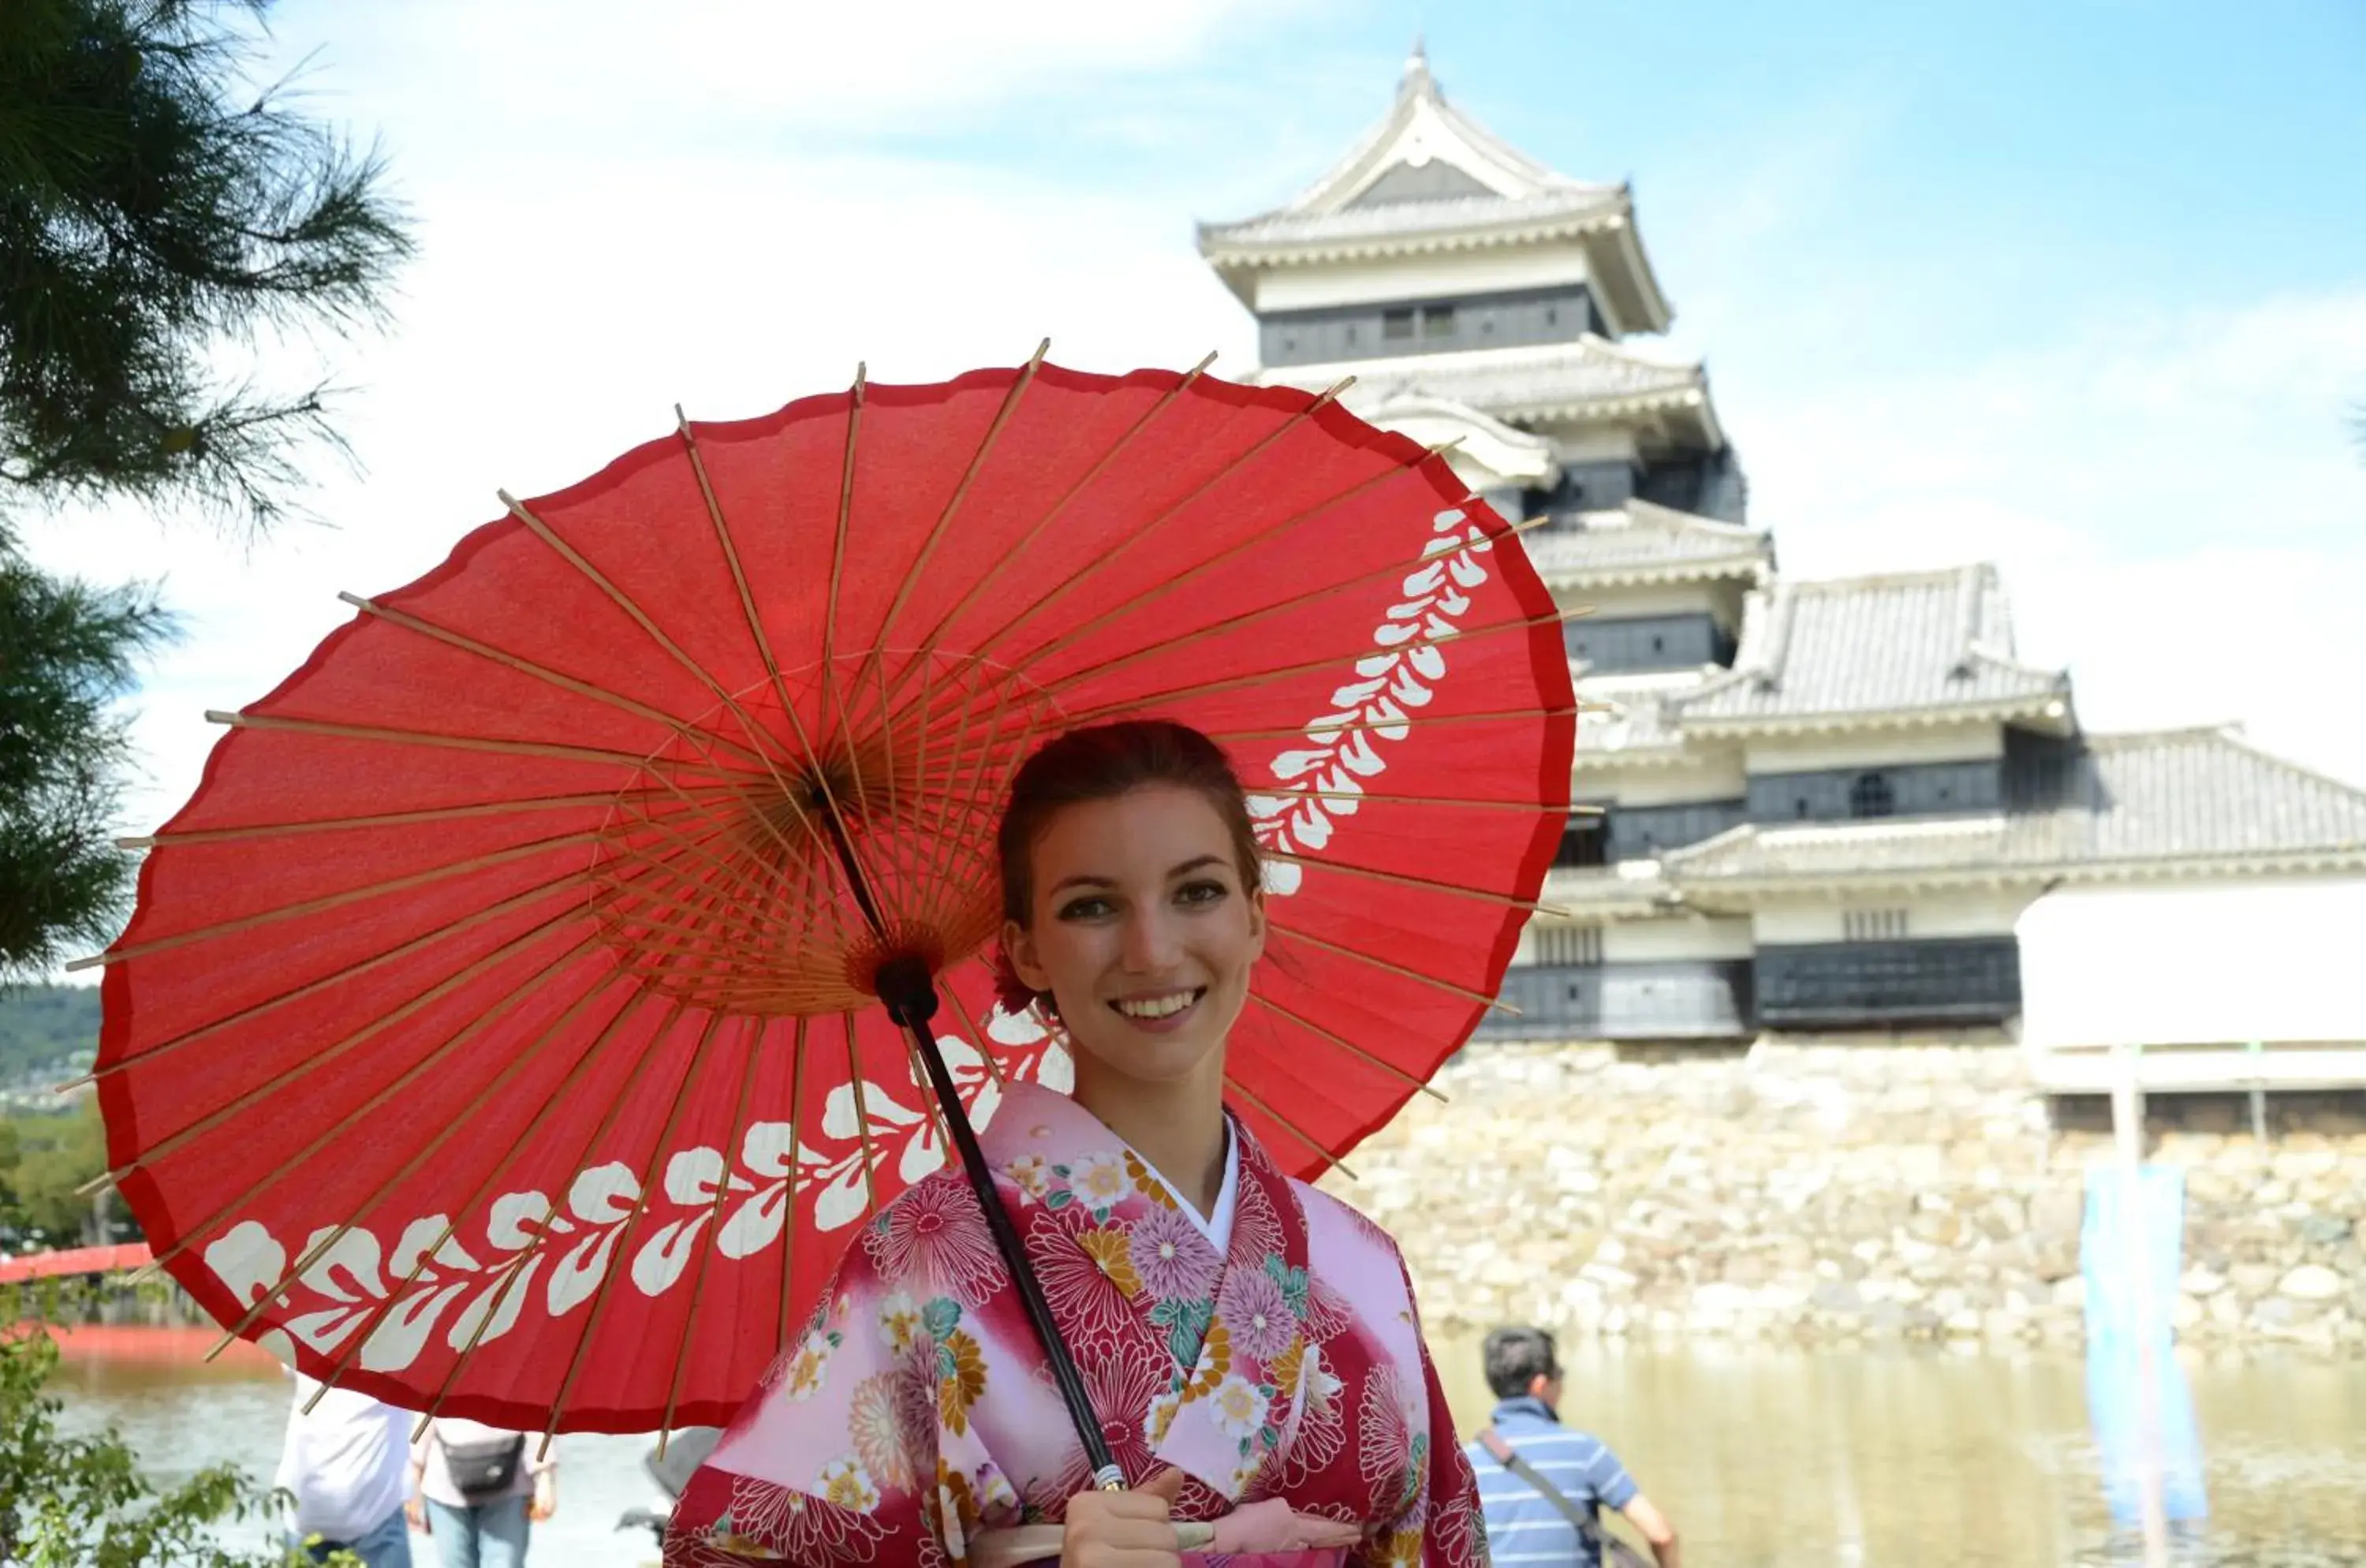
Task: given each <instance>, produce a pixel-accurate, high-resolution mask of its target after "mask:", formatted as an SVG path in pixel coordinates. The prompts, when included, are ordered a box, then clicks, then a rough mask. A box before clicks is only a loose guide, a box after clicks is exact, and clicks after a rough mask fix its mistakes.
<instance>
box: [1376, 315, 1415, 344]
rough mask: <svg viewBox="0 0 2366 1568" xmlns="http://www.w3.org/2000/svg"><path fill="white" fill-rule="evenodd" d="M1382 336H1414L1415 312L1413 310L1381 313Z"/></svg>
mask: <svg viewBox="0 0 2366 1568" xmlns="http://www.w3.org/2000/svg"><path fill="white" fill-rule="evenodd" d="M1380 335H1381V336H1382V337H1384V338H1403V337H1411V336H1413V312H1412V311H1411V310H1383V311H1381V312H1380Z"/></svg>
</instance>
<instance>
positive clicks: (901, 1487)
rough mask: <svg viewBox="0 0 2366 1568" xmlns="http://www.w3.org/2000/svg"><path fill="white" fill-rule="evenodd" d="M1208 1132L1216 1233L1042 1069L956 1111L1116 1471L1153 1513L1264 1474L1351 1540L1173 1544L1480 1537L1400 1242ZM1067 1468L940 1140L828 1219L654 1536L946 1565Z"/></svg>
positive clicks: (1331, 1553) (1339, 1553) (1080, 1459)
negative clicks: (967, 1111) (1219, 1164)
mask: <svg viewBox="0 0 2366 1568" xmlns="http://www.w3.org/2000/svg"><path fill="white" fill-rule="evenodd" d="M1233 1136H1234V1148H1235V1150H1236V1151H1237V1158H1238V1161H1239V1177H1238V1186H1237V1194H1236V1208H1235V1211H1234V1220H1233V1230H1232V1245H1231V1247H1230V1249H1229V1251H1228V1253H1227V1254H1226V1255H1225V1256H1222V1257H1219V1256H1218V1255H1217V1253H1216V1249H1215V1248H1214V1247H1213V1246H1211V1244H1210V1242H1209V1241H1208V1239H1207V1237H1206V1236H1205V1235H1202V1234H1201V1232H1200V1228H1199V1227H1198V1226H1197V1225H1196V1224H1193V1223H1192V1221H1191V1219H1190V1218H1189V1216H1188V1215H1186V1214H1185V1213H1182V1212H1180V1211H1179V1210H1178V1209H1177V1207H1176V1205H1175V1200H1174V1198H1173V1197H1172V1195H1171V1194H1170V1193H1169V1192H1168V1190H1167V1189H1166V1186H1165V1184H1164V1183H1162V1182H1161V1181H1160V1180H1159V1179H1157V1177H1156V1176H1155V1175H1153V1174H1152V1173H1151V1171H1150V1170H1149V1168H1147V1167H1146V1166H1145V1165H1144V1162H1143V1161H1142V1159H1141V1158H1140V1156H1137V1155H1135V1154H1134V1153H1133V1151H1132V1150H1131V1149H1129V1148H1127V1147H1126V1146H1125V1145H1124V1144H1123V1143H1122V1142H1121V1141H1120V1140H1119V1138H1118V1137H1117V1135H1116V1134H1113V1133H1111V1132H1110V1130H1109V1129H1108V1128H1106V1127H1104V1126H1103V1125H1102V1124H1101V1123H1100V1122H1099V1121H1098V1120H1097V1119H1096V1118H1095V1117H1094V1116H1093V1115H1092V1114H1091V1113H1090V1112H1088V1111H1086V1110H1084V1108H1083V1107H1081V1106H1079V1105H1077V1104H1076V1101H1074V1100H1070V1099H1068V1098H1067V1097H1066V1096H1065V1095H1062V1094H1058V1093H1055V1092H1053V1091H1052V1090H1050V1089H1042V1088H1041V1087H1039V1086H1037V1085H1033V1084H1026V1083H1013V1084H1011V1085H1009V1086H1008V1090H1007V1097H1006V1098H1005V1100H1003V1102H1002V1104H1001V1105H1000V1106H999V1107H998V1108H997V1111H996V1113H995V1116H994V1120H993V1122H991V1124H989V1125H988V1126H987V1127H986V1130H985V1131H984V1132H983V1133H982V1134H980V1142H981V1144H982V1145H983V1146H984V1148H985V1151H986V1161H987V1163H988V1164H989V1165H990V1166H991V1167H992V1168H994V1172H995V1177H996V1182H997V1186H998V1188H999V1189H1000V1190H1001V1193H1002V1198H1003V1201H1004V1202H1005V1203H1006V1204H1007V1205H1008V1208H1009V1211H1010V1213H1011V1217H1012V1219H1013V1220H1014V1221H1015V1222H1016V1224H1017V1225H1018V1228H1019V1231H1020V1235H1022V1236H1024V1237H1025V1238H1026V1242H1027V1247H1028V1252H1029V1255H1030V1258H1031V1260H1032V1262H1033V1264H1034V1267H1035V1270H1036V1273H1037V1275H1038V1277H1039V1278H1040V1279H1041V1280H1042V1284H1043V1291H1044V1294H1045V1295H1046V1296H1047V1297H1048V1298H1049V1300H1050V1303H1051V1306H1052V1310H1053V1314H1054V1315H1055V1316H1056V1317H1057V1318H1058V1319H1059V1321H1060V1324H1061V1326H1062V1328H1063V1329H1064V1331H1065V1337H1066V1339H1067V1343H1068V1346H1069V1348H1070V1350H1071V1351H1072V1352H1073V1354H1074V1355H1075V1357H1076V1363H1077V1366H1078V1367H1079V1369H1080V1370H1081V1371H1082V1372H1083V1375H1084V1380H1085V1384H1086V1387H1087V1389H1088V1390H1089V1391H1090V1393H1091V1396H1092V1402H1093V1406H1094V1408H1095V1409H1096V1410H1097V1411H1098V1413H1099V1415H1100V1418H1101V1427H1102V1430H1103V1432H1104V1433H1105V1434H1106V1435H1107V1438H1108V1440H1109V1445H1110V1452H1111V1454H1112V1456H1113V1457H1114V1458H1115V1459H1116V1461H1117V1462H1118V1463H1119V1464H1120V1465H1121V1467H1123V1469H1124V1471H1125V1475H1126V1480H1127V1482H1128V1483H1129V1484H1132V1485H1139V1484H1141V1483H1144V1482H1145V1481H1147V1480H1149V1479H1150V1478H1151V1477H1152V1476H1153V1475H1155V1474H1156V1473H1157V1472H1160V1471H1162V1470H1165V1469H1166V1468H1167V1467H1168V1466H1170V1465H1171V1466H1175V1467H1177V1468H1178V1469H1180V1470H1181V1471H1183V1472H1184V1477H1185V1479H1184V1483H1183V1489H1182V1495H1181V1496H1180V1498H1179V1499H1178V1500H1177V1503H1176V1505H1175V1509H1174V1513H1175V1517H1176V1518H1177V1519H1178V1520H1215V1519H1219V1518H1221V1517H1223V1516H1226V1515H1229V1514H1232V1513H1233V1512H1234V1510H1235V1509H1236V1508H1245V1506H1248V1505H1254V1504H1256V1503H1257V1502H1259V1501H1261V1500H1265V1499H1279V1500H1281V1501H1283V1502H1285V1503H1287V1505H1288V1507H1289V1509H1290V1510H1292V1511H1295V1512H1296V1513H1299V1514H1301V1515H1312V1516H1316V1517H1320V1518H1324V1519H1331V1520H1338V1521H1342V1522H1344V1523H1346V1524H1349V1525H1352V1526H1354V1527H1355V1528H1356V1534H1357V1540H1358V1544H1356V1545H1354V1546H1352V1547H1347V1548H1332V1549H1328V1550H1322V1551H1293V1552H1279V1551H1268V1552H1259V1553H1256V1554H1255V1555H1242V1556H1234V1557H1231V1558H1219V1557H1218V1556H1217V1555H1216V1554H1215V1550H1214V1549H1211V1551H1210V1552H1209V1553H1208V1554H1207V1555H1206V1556H1205V1558H1204V1559H1203V1558H1201V1557H1200V1555H1198V1554H1187V1556H1186V1559H1185V1560H1186V1562H1194V1561H1202V1560H1204V1561H1210V1562H1214V1561H1228V1562H1236V1563H1243V1564H1247V1563H1253V1562H1261V1563H1268V1564H1275V1565H1279V1564H1282V1563H1289V1564H1292V1565H1296V1568H1314V1565H1317V1564H1323V1565H1328V1568H1335V1565H1336V1564H1338V1563H1339V1562H1341V1561H1342V1560H1343V1559H1344V1560H1347V1561H1352V1562H1358V1563H1362V1564H1369V1565H1371V1568H1382V1565H1386V1568H1414V1565H1415V1564H1422V1565H1425V1568H1477V1565H1481V1564H1483V1563H1484V1562H1486V1548H1485V1543H1484V1538H1483V1535H1482V1528H1481V1524H1480V1517H1479V1509H1478V1500H1477V1495H1476V1488H1475V1484H1474V1483H1473V1481H1472V1479H1471V1472H1470V1465H1469V1463H1468V1462H1467V1461H1465V1460H1464V1458H1463V1455H1462V1450H1461V1447H1460V1445H1459V1444H1458V1443H1457V1442H1456V1440H1455V1437H1454V1431H1453V1427H1452V1424H1451V1422H1450V1421H1449V1419H1448V1415H1447V1410H1446V1400H1445V1397H1444V1395H1443V1394H1442V1393H1440V1391H1439V1388H1438V1382H1437V1373H1436V1371H1434V1370H1433V1369H1432V1368H1431V1366H1430V1364H1429V1353H1428V1351H1427V1349H1426V1348H1425V1347H1424V1345H1423V1343H1422V1338H1421V1328H1420V1325H1419V1322H1418V1321H1417V1319H1416V1317H1415V1315H1414V1302H1413V1291H1412V1286H1411V1284H1410V1283H1409V1281H1408V1280H1407V1279H1406V1276H1405V1271H1404V1265H1403V1260H1402V1259H1401V1258H1399V1257H1398V1255H1397V1250H1396V1246H1395V1244H1394V1243H1393V1242H1391V1240H1390V1239H1389V1237H1388V1235H1387V1234H1386V1233H1385V1232H1383V1231H1381V1230H1380V1228H1379V1227H1377V1226H1375V1225H1374V1224H1371V1223H1370V1222H1369V1221H1368V1220H1366V1219H1365V1218H1364V1217H1363V1216H1362V1215H1360V1214H1358V1213H1356V1212H1355V1211H1354V1210H1352V1209H1350V1208H1348V1207H1347V1206H1346V1205H1345V1204H1343V1203H1341V1202H1339V1201H1336V1200H1335V1199H1333V1198H1330V1197H1328V1196H1326V1195H1325V1194H1324V1193H1322V1192H1318V1191H1316V1190H1314V1189H1313V1188H1311V1187H1308V1186H1306V1185H1305V1184H1304V1183H1302V1182H1298V1181H1293V1180H1291V1179H1289V1178H1287V1177H1285V1176H1283V1175H1282V1174H1281V1173H1280V1172H1279V1170H1278V1169H1277V1168H1275V1167H1274V1165H1273V1162H1272V1161H1271V1160H1270V1159H1269V1158H1268V1157H1267V1155H1266V1153H1265V1151H1264V1150H1263V1149H1262V1148H1260V1147H1259V1146H1258V1145H1257V1144H1256V1141H1255V1140H1254V1139H1252V1138H1250V1137H1249V1136H1248V1135H1247V1134H1246V1133H1245V1131H1244V1130H1243V1129H1242V1128H1241V1126H1240V1124H1239V1122H1237V1121H1235V1122H1234V1123H1233ZM1087 1480H1088V1477H1087V1469H1086V1463H1085V1457H1084V1450H1083V1448H1082V1446H1081V1445H1080V1444H1079V1443H1078V1442H1077V1440H1076V1432H1075V1430H1074V1428H1073V1427H1072V1426H1071V1425H1070V1423H1069V1420H1068V1416H1067V1412H1066V1409H1065V1406H1064V1405H1063V1404H1061V1402H1060V1396H1059V1393H1058V1390H1057V1388H1056V1387H1055V1385H1054V1384H1053V1381H1052V1377H1051V1373H1050V1371H1049V1369H1048V1367H1047V1365H1046V1364H1045V1361H1044V1359H1043V1356H1042V1351H1041V1350H1040V1349H1039V1348H1037V1346H1036V1343H1035V1340H1034V1337H1033V1334H1032V1331H1031V1328H1030V1327H1029V1325H1028V1322H1027V1318H1026V1315H1025V1312H1024V1309H1023V1308H1022V1307H1021V1306H1020V1302H1019V1299H1018V1296H1017V1294H1016V1292H1013V1290H1012V1289H1011V1287H1010V1281H1009V1276H1008V1271H1007V1270H1006V1269H1004V1267H1003V1264H1002V1261H1001V1258H1000V1257H999V1255H998V1254H997V1252H996V1250H995V1247H994V1242H993V1239H992V1236H991V1235H990V1233H989V1232H988V1231H987V1229H986V1221H985V1219H984V1217H983V1215H982V1214H981V1213H980V1212H979V1210H978V1207H977V1200H976V1198H975V1196H974V1195H973V1194H972V1192H971V1191H970V1190H969V1188H968V1186H967V1184H966V1183H965V1182H964V1180H963V1177H962V1174H961V1172H960V1170H959V1169H958V1168H946V1169H942V1170H940V1171H937V1172H936V1173H934V1174H933V1175H930V1176H929V1177H927V1178H926V1179H923V1180H921V1181H920V1182H919V1183H918V1184H917V1185H915V1186H914V1187H912V1188H911V1189H909V1190H907V1191H906V1192H905V1193H904V1194H903V1195H902V1196H901V1197H899V1198H897V1199H896V1201H895V1202H893V1203H891V1204H890V1205H889V1206H888V1207H887V1208H886V1210H885V1211H884V1212H883V1213H880V1214H879V1215H878V1216H877V1217H876V1218H875V1219H873V1221H871V1223H869V1224H866V1225H864V1226H863V1227H862V1230H861V1232H860V1233H859V1235H858V1238H857V1239H856V1240H855V1241H853V1242H851V1243H850V1244H849V1247H848V1250H847V1254H846V1257H845V1259H844V1260H843V1261H842V1262H841V1263H840V1264H839V1270H838V1276H837V1278H836V1279H835V1280H833V1281H832V1282H831V1285H830V1287H829V1289H828V1292H827V1293H826V1295H825V1296H824V1298H823V1301H822V1303H821V1304H820V1306H819V1308H818V1309H817V1311H816V1313H815V1314H814V1316H813V1318H812V1320H811V1322H810V1323H809V1325H807V1327H806V1335H805V1338H804V1341H803V1343H802V1344H800V1345H799V1346H797V1347H796V1348H794V1349H793V1350H792V1351H791V1352H790V1353H789V1354H788V1355H786V1356H785V1357H783V1359H781V1360H780V1361H779V1362H778V1363H776V1364H775V1365H774V1366H773V1367H772V1370H771V1371H769V1372H768V1373H766V1375H765V1377H764V1380H763V1382H761V1383H760V1385H759V1386H758V1387H757V1389H756V1392H755V1393H753V1394H752V1395H750V1396H749V1400H748V1403H747V1404H745V1405H744V1406H742V1407H741V1409H740V1411H739V1414H738V1417H737V1418H736V1419H735V1420H734V1421H733V1422H732V1424H731V1427H730V1429H729V1431H728V1432H727V1434H726V1435H725V1437H724V1438H723V1439H722V1441H721V1442H720V1443H718V1444H717V1445H716V1447H715V1451H714V1452H713V1454H712V1455H711V1456H709V1458H708V1460H707V1462H706V1464H705V1466H704V1468H703V1469H701V1470H700V1471H699V1472H698V1473H697V1474H696V1475H695V1476H693V1478H692V1480H691V1483H690V1486H689V1488H688V1489H687V1490H686V1491H685V1492H684V1493H683V1494H682V1500H681V1503H680V1504H679V1505H678V1506H676V1508H675V1510H674V1516H673V1521H672V1525H671V1528H670V1530H669V1532H668V1535H667V1538H666V1551H665V1561H666V1563H667V1565H668V1568H693V1565H697V1568H737V1565H738V1564H742V1563H746V1562H767V1561H779V1562H791V1563H794V1564H797V1565H799V1568H833V1565H836V1564H840V1563H863V1564H876V1565H878V1568H906V1565H907V1564H924V1565H926V1568H947V1565H950V1568H967V1565H968V1564H969V1563H970V1562H971V1560H972V1556H973V1552H972V1545H973V1543H975V1542H977V1541H979V1540H980V1538H981V1537H982V1536H986V1533H987V1532H1000V1531H1003V1530H1008V1529H1012V1528H1013V1527H1020V1526H1026V1525H1033V1524H1038V1523H1043V1522H1049V1521H1056V1520H1058V1519H1059V1518H1060V1517H1061V1515H1062V1512H1063V1510H1064V1509H1065V1506H1066V1501H1067V1499H1068V1497H1069V1496H1071V1495H1073V1494H1075V1493H1076V1492H1078V1491H1080V1490H1082V1489H1084V1488H1085V1486H1086V1485H1087ZM1260 1512H1261V1513H1268V1514H1276V1515H1279V1514H1280V1513H1281V1512H1282V1510H1280V1509H1279V1508H1272V1507H1268V1508H1267V1509H1264V1510H1260ZM1227 1533H1229V1532H1227ZM1340 1533H1343V1534H1344V1533H1346V1532H1340ZM987 1539H989V1540H993V1539H997V1537H994V1536H988V1537H987ZM1000 1539H1008V1538H1007V1537H1006V1538H1000ZM1223 1540H1224V1536H1223V1535H1222V1534H1220V1535H1219V1536H1218V1543H1219V1545H1221V1544H1222V1541H1223ZM979 1555H981V1556H983V1555H986V1553H985V1552H984V1551H981V1552H980V1553H979Z"/></svg>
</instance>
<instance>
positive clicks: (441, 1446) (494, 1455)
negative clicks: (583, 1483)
mask: <svg viewBox="0 0 2366 1568" xmlns="http://www.w3.org/2000/svg"><path fill="white" fill-rule="evenodd" d="M533 1446H535V1439H532V1438H528V1437H527V1436H526V1435H525V1434H524V1433H522V1432H505V1431H502V1430H501V1428H499V1427H485V1426H479V1424H478V1423H476V1422H474V1421H456V1420H451V1419H448V1418H444V1417H439V1418H437V1419H435V1420H434V1421H430V1422H429V1423H428V1424H427V1429H426V1430H425V1431H423V1432H422V1433H421V1434H420V1436H419V1440H418V1441H417V1442H415V1443H413V1444H412V1445H411V1501H410V1503H409V1504H408V1505H407V1507H408V1511H409V1514H410V1517H411V1528H412V1529H416V1530H423V1531H424V1532H425V1533H426V1535H427V1537H428V1539H429V1540H433V1541H434V1543H435V1551H436V1555H437V1557H438V1558H439V1559H440V1560H441V1561H442V1563H443V1568H524V1562H525V1549H526V1540H527V1537H528V1534H529V1533H530V1529H531V1527H532V1526H533V1525H535V1524H538V1523H540V1522H542V1521H543V1520H545V1519H547V1518H549V1517H550V1516H551V1515H552V1513H553V1512H555V1511H556V1510H557V1508H558V1458H557V1455H556V1453H554V1454H553V1455H552V1456H551V1457H549V1458H547V1459H542V1460H536V1459H535V1457H534V1456H533V1454H532V1453H531V1452H530V1451H529V1450H530V1448H531V1447H533Z"/></svg>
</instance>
